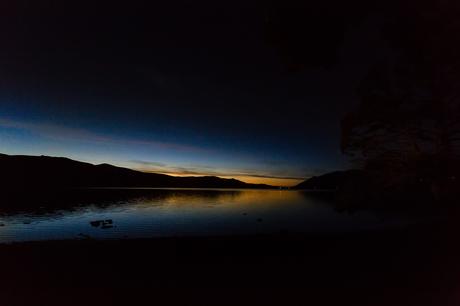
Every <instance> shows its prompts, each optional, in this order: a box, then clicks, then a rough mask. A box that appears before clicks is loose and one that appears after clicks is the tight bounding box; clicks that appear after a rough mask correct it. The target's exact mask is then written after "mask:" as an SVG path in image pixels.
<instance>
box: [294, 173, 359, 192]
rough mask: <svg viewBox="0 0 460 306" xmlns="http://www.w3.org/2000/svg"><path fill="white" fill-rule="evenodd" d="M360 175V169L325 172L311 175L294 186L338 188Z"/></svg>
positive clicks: (303, 187)
mask: <svg viewBox="0 0 460 306" xmlns="http://www.w3.org/2000/svg"><path fill="white" fill-rule="evenodd" d="M361 176H362V171H360V170H345V171H335V172H330V173H326V174H323V175H320V176H313V177H311V178H309V179H307V180H305V181H303V182H302V183H300V184H298V185H297V186H295V187H294V188H295V189H305V190H338V189H340V188H341V187H342V186H344V185H345V184H346V183H347V181H349V180H351V179H356V178H358V177H361Z"/></svg>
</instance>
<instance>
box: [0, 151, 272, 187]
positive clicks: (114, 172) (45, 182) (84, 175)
mask: <svg viewBox="0 0 460 306" xmlns="http://www.w3.org/2000/svg"><path fill="white" fill-rule="evenodd" d="M0 169H1V173H0V184H1V186H2V188H3V190H18V189H29V188H35V189H40V188H85V187H152V188H154V187H165V188H173V187H178V188H179V187H181V188H182V187H183V188H262V189H267V188H273V187H272V186H269V185H264V184H249V183H245V182H242V181H239V180H236V179H224V178H219V177H215V176H202V177H175V176H170V175H165V174H158V173H146V172H140V171H135V170H131V169H127V168H121V167H116V166H113V165H109V164H100V165H93V164H90V163H85V162H80V161H75V160H72V159H69V158H64V157H49V156H25V155H6V154H0Z"/></svg>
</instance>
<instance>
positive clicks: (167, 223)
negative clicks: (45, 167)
mask: <svg viewBox="0 0 460 306" xmlns="http://www.w3.org/2000/svg"><path fill="white" fill-rule="evenodd" d="M5 199H6V198H5ZM330 201H331V199H328V198H327V197H318V196H317V195H312V194H306V193H302V192H297V191H287V190H283V191H278V190H218V189H203V190H196V189H82V190H73V191H66V192H62V191H61V192H51V193H50V192H40V193H29V194H28V195H16V196H14V197H13V196H10V198H9V199H8V201H3V205H1V208H0V213H1V216H0V224H3V225H4V226H2V227H0V242H10V241H24V240H43V239H45V240H46V239H92V238H95V239H119V238H141V237H158V236H182V235H242V234H261V233H280V232H282V233H286V232H289V233H305V232H327V231H348V230H362V229H373V228H378V227H381V226H389V225H390V226H394V225H398V224H400V223H401V220H396V221H395V220H392V221H391V222H390V223H391V224H388V222H386V223H385V224H383V223H382V221H381V220H379V219H378V218H376V217H375V216H373V215H372V214H369V213H364V212H362V213H356V214H354V215H353V216H350V215H346V214H339V213H337V212H336V211H335V210H334V208H333V206H331V205H326V204H327V203H329V202H330Z"/></svg>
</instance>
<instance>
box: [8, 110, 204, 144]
mask: <svg viewBox="0 0 460 306" xmlns="http://www.w3.org/2000/svg"><path fill="white" fill-rule="evenodd" d="M0 127H4V128H12V129H20V130H24V131H27V132H29V133H32V134H35V135H39V136H41V137H45V138H49V139H54V140H57V141H68V140H73V141H81V142H92V143H99V144H100V143H104V144H124V145H138V146H144V147H153V148H155V149H169V150H176V151H186V152H209V151H210V150H208V149H204V148H201V147H197V146H191V145H184V144H180V143H173V142H163V141H156V140H143V139H128V138H115V137H110V136H106V135H102V134H100V133H96V132H93V131H90V130H87V129H82V128H74V127H67V126H63V125H56V124H50V123H43V122H39V123H37V122H26V121H19V120H11V119H8V118H0Z"/></svg>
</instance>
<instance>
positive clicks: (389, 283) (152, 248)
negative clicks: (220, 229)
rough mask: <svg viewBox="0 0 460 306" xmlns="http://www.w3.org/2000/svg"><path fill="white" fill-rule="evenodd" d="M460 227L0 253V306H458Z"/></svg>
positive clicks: (2, 249) (45, 246) (22, 246)
mask: <svg viewBox="0 0 460 306" xmlns="http://www.w3.org/2000/svg"><path fill="white" fill-rule="evenodd" d="M455 220H456V219H452V220H451V221H452V222H449V221H446V220H444V222H443V223H442V224H431V225H425V226H419V227H414V228H406V229H400V230H392V231H378V232H362V233H348V234H346V233H342V234H324V235H319V234H317V235H311V236H297V235H289V234H285V233H283V234H281V233H280V234H278V235H271V236H249V237H203V238H159V239H145V240H144V239H140V240H117V241H97V240H91V239H83V240H76V241H47V242H29V243H16V244H11V245H0V268H1V270H2V276H1V283H2V286H0V295H1V301H2V302H1V303H2V305H47V306H48V305H63V304H65V305H115V304H120V305H354V306H357V305H392V306H398V305H404V306H408V305H417V306H419V305H436V306H442V305H458V304H457V303H458V301H459V300H458V298H459V295H458V288H459V287H458V284H459V279H460V263H459V261H458V258H459V256H460V248H459V246H458V243H456V241H457V240H458V239H457V238H458V237H457V234H456V233H457V232H458V230H459V228H458V223H457V222H455ZM146 301H149V302H146Z"/></svg>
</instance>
